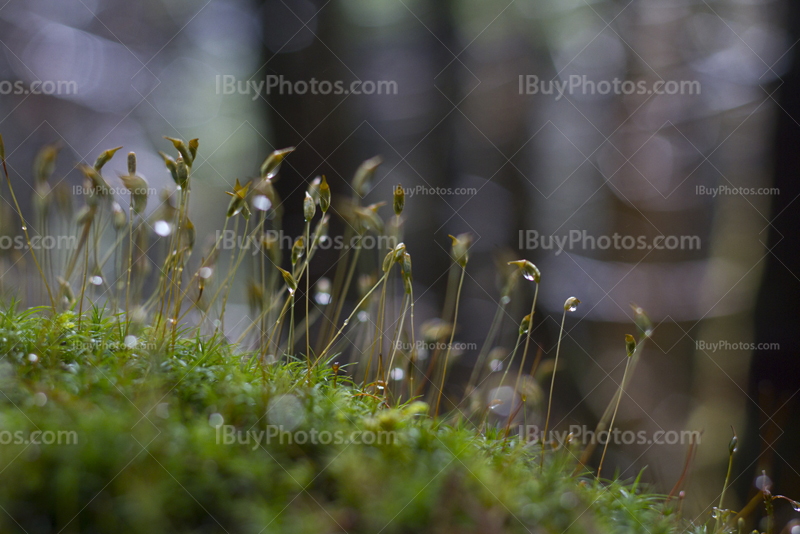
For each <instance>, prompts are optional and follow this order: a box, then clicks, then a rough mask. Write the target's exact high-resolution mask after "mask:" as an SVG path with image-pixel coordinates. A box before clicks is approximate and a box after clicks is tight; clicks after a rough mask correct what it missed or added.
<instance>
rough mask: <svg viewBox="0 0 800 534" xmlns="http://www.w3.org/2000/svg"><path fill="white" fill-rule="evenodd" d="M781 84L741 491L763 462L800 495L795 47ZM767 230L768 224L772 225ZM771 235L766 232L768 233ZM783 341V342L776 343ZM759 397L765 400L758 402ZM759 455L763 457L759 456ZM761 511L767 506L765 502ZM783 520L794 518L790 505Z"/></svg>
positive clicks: (791, 22)
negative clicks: (774, 346) (755, 460)
mask: <svg viewBox="0 0 800 534" xmlns="http://www.w3.org/2000/svg"><path fill="white" fill-rule="evenodd" d="M787 9H788V13H787V15H788V16H787V17H786V19H785V20H786V25H787V26H786V29H787V30H788V32H789V33H790V35H791V39H790V42H792V43H795V42H796V40H797V39H798V38H800V6H798V4H797V3H796V2H790V3H789V5H788V6H787ZM783 82H784V83H783V85H782V86H781V87H780V89H779V91H778V95H779V96H778V103H779V104H780V107H781V108H782V110H783V111H781V112H779V113H778V116H777V124H776V129H775V139H774V143H773V151H774V161H775V168H774V183H773V187H776V188H778V191H779V193H778V194H777V195H773V197H772V213H771V214H770V216H769V217H770V220H771V225H770V226H769V235H768V243H767V246H768V248H769V249H770V250H771V253H769V254H767V258H766V259H765V272H764V281H763V285H762V286H761V289H760V292H759V297H758V302H757V304H756V309H755V326H756V337H755V343H756V347H757V349H756V350H755V352H754V355H753V361H752V367H751V373H750V384H749V391H748V394H749V396H750V399H751V400H752V401H754V402H750V403H748V413H747V417H748V420H747V433H746V440H745V443H744V447H743V449H744V450H743V451H742V453H741V454H740V461H739V464H740V467H741V469H742V470H743V476H742V478H741V481H740V484H739V485H738V488H739V492H740V494H741V495H742V497H745V496H748V497H752V496H753V495H754V494H755V492H756V491H757V490H756V488H755V486H754V480H755V478H756V477H757V476H759V475H760V474H761V472H762V470H764V471H766V473H767V475H768V476H769V477H770V478H771V479H772V481H773V483H774V486H773V488H772V492H773V493H780V494H784V495H787V496H790V497H793V498H797V497H798V496H799V495H800V475H798V471H800V459H798V456H797V452H798V450H800V434H799V431H800V429H798V426H797V421H798V417H800V413H798V400H800V399H799V398H798V396H797V393H798V388H800V328H798V320H800V279H798V275H800V248H798V245H800V206H798V205H797V204H795V201H796V200H797V198H798V196H800V180H798V176H800V148H799V147H800V125H798V121H800V99H798V98H797V95H798V94H800V54H797V50H796V49H795V50H794V57H793V60H792V63H791V68H790V70H789V72H787V73H786V75H785V76H783ZM765 233H766V232H765ZM765 237H766V236H765ZM773 343H778V344H779V348H778V349H777V350H775V349H774V348H773V349H771V348H769V345H762V347H765V348H761V349H759V348H758V347H759V344H773ZM756 403H758V406H756ZM756 456H758V460H757V462H756V463H753V459H754V458H756ZM759 511H761V507H759ZM776 512H777V513H779V514H780V513H784V517H783V518H780V517H779V520H778V524H781V523H782V522H785V520H788V517H787V516H786V515H787V514H788V513H790V512H791V510H786V509H783V507H777V508H776Z"/></svg>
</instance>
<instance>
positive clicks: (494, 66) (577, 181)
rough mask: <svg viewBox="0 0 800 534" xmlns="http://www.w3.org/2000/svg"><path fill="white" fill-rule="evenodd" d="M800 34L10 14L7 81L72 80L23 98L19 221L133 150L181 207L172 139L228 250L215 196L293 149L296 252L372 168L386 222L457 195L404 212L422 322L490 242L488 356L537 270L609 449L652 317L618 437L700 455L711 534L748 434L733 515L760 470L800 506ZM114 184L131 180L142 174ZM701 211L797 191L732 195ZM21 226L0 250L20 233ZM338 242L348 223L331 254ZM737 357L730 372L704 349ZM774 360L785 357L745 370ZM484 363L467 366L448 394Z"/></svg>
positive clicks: (698, 489)
mask: <svg viewBox="0 0 800 534" xmlns="http://www.w3.org/2000/svg"><path fill="white" fill-rule="evenodd" d="M796 10H797V8H796V7H794V6H793V5H791V4H790V3H788V2H782V1H777V0H775V1H770V0H700V1H695V0H630V1H629V0H438V1H424V0H267V1H257V0H209V1H206V0H200V1H198V0H142V1H138V2H131V1H124V0H5V1H4V3H3V0H0V47H1V48H2V53H0V81H11V82H15V81H23V82H25V83H26V84H27V83H31V82H34V81H37V80H38V81H45V80H53V81H54V80H69V81H75V82H76V83H77V92H76V93H75V94H69V95H67V94H62V95H35V94H3V95H2V96H0V131H1V132H2V133H3V136H4V138H5V142H6V147H7V149H8V152H9V154H8V162H9V172H10V173H11V176H12V180H13V181H14V182H15V184H16V186H15V188H16V191H17V195H18V196H19V198H20V202H21V204H22V205H23V207H24V209H29V207H30V206H31V202H32V201H33V200H34V197H33V189H32V187H31V184H32V178H31V176H32V173H31V169H32V165H33V160H34V157H35V155H36V153H37V151H38V150H39V148H40V147H41V146H42V145H44V144H47V143H53V142H60V143H61V145H62V151H61V154H60V155H59V159H58V165H57V169H56V174H55V176H56V180H53V183H54V184H55V183H57V182H58V183H60V184H62V185H60V186H59V187H62V188H64V187H67V189H65V191H68V192H67V193H66V196H67V197H69V196H70V195H71V191H72V190H71V189H69V188H71V187H72V186H74V185H76V184H80V183H81V175H80V171H79V170H78V169H77V168H76V164H77V163H78V162H85V163H89V164H91V163H92V162H94V159H95V158H96V157H97V155H98V154H99V153H100V152H101V151H102V150H105V149H107V148H111V147H114V146H118V145H122V146H124V151H125V152H127V151H135V152H136V153H137V155H138V159H139V171H140V172H141V173H142V174H143V175H145V176H146V177H147V178H148V180H149V182H150V185H151V186H153V187H155V188H159V189H161V188H163V187H167V186H169V185H170V184H171V179H170V177H169V175H168V173H167V171H166V169H165V168H164V165H163V162H162V160H161V158H160V157H159V156H158V154H157V151H158V150H167V149H169V148H170V146H169V144H168V143H167V142H165V141H164V140H163V139H162V136H163V135H168V136H173V137H180V138H184V139H189V138H194V137H199V138H200V150H199V153H198V161H197V162H196V163H195V166H194V169H193V181H194V188H193V198H192V202H193V205H194V207H193V213H192V214H190V216H191V218H192V219H193V220H194V222H195V225H196V227H197V232H198V236H200V237H201V238H205V236H208V235H213V233H214V232H215V231H216V230H217V229H219V228H221V227H222V225H223V222H224V217H225V206H226V205H227V202H228V199H227V197H226V196H225V195H224V194H223V192H224V191H226V190H231V189H232V187H233V183H234V181H235V180H236V179H237V178H238V179H240V180H242V182H244V181H245V179H247V178H248V177H253V176H257V173H258V166H259V165H260V163H261V161H262V160H263V159H264V157H265V156H266V155H267V154H268V153H269V152H270V151H272V150H274V149H278V148H283V147H286V146H296V147H297V150H296V151H295V153H293V154H292V155H291V156H290V157H289V158H288V159H287V160H286V162H285V164H284V166H283V168H282V170H281V177H280V181H279V182H278V185H277V187H278V190H279V193H280V195H281V196H282V198H283V199H284V209H285V210H286V215H285V221H286V229H287V231H291V232H294V233H297V234H299V233H300V232H301V230H302V211H301V205H302V198H303V194H304V191H305V190H306V187H307V185H308V183H309V181H310V180H311V179H313V178H314V177H315V176H317V175H320V174H325V175H326V176H327V179H328V181H329V183H330V184H331V188H332V190H333V192H334V195H336V194H337V193H338V194H346V195H349V194H350V193H349V190H350V188H349V186H348V185H347V184H348V183H349V182H350V179H351V177H352V173H353V171H355V169H356V168H357V167H358V165H359V164H360V162H361V161H363V160H365V159H367V158H369V157H372V156H374V155H377V154H379V155H381V156H382V157H383V158H384V163H383V165H382V166H381V167H380V169H379V171H378V178H377V179H376V180H375V184H374V189H373V190H372V192H371V193H370V194H369V196H368V197H367V199H366V202H367V203H369V202H377V201H380V200H388V199H390V198H391V194H392V190H393V188H394V187H395V186H396V184H398V183H402V184H403V186H404V187H406V188H410V189H414V188H416V187H417V186H425V187H427V188H449V189H450V191H452V192H453V193H452V194H447V193H446V192H445V193H442V192H441V191H438V192H436V193H435V194H420V195H418V196H417V195H415V196H409V197H407V198H406V212H405V213H404V215H405V216H406V218H407V222H406V238H405V241H406V243H407V244H408V246H409V250H410V251H411V252H412V253H413V255H414V262H415V283H416V284H418V285H419V286H420V287H421V288H423V289H421V290H419V291H418V292H415V294H416V295H418V301H417V308H416V321H417V322H419V323H422V322H423V321H425V320H426V319H430V318H432V317H436V316H437V315H438V314H439V313H441V307H442V303H443V298H444V292H445V287H446V281H447V269H448V267H449V265H450V263H451V260H450V258H449V247H450V240H449V238H448V237H447V235H448V234H454V235H455V234H459V233H462V232H470V233H472V234H473V236H474V238H475V241H474V246H473V248H472V256H471V260H470V264H469V266H468V268H467V278H466V282H465V286H464V295H463V298H462V306H463V309H465V310H468V313H464V314H463V315H462V316H460V318H459V322H460V328H459V330H458V333H457V335H456V339H457V340H458V341H460V342H464V343H474V344H477V347H480V345H481V343H482V341H483V339H484V337H485V336H486V333H487V331H488V328H489V325H490V323H491V321H492V317H493V315H494V312H495V310H496V307H497V302H498V300H499V298H500V295H499V288H498V287H497V286H498V282H497V278H498V277H497V272H498V271H497V264H498V261H500V260H502V261H507V260H511V259H517V258H519V257H525V258H527V259H530V260H532V261H534V262H535V263H536V264H537V265H538V266H539V268H540V269H541V271H542V292H541V294H540V299H539V302H540V306H539V310H538V313H537V315H536V318H535V321H534V328H535V330H534V340H535V341H536V342H537V343H538V344H540V345H541V347H542V348H543V350H544V352H545V358H547V357H552V354H553V352H552V351H554V349H555V340H556V336H557V334H558V325H559V323H560V315H561V313H562V303H563V302H564V300H565V299H566V298H567V297H568V296H571V295H575V296H577V297H579V298H580V299H581V300H582V301H583V303H584V304H583V305H582V306H581V307H580V308H579V309H578V311H577V312H576V313H575V314H572V315H571V316H570V317H568V318H567V323H566V324H567V333H566V335H565V340H564V346H563V358H564V362H565V369H566V370H567V372H566V373H563V375H561V374H560V378H559V381H560V384H559V387H558V388H557V389H556V402H557V404H556V413H555V418H554V421H555V422H556V423H557V427H558V428H564V429H566V428H568V427H569V426H570V425H574V424H588V425H589V426H590V427H591V428H593V425H594V423H595V422H596V420H597V418H598V417H599V415H600V414H601V413H602V410H603V409H604V408H605V406H606V404H607V403H608V399H609V398H611V396H612V395H613V394H614V392H615V391H616V388H617V384H618V383H619V381H620V379H621V376H622V372H623V367H624V360H622V359H621V357H622V356H623V355H624V352H623V344H622V340H623V336H624V334H625V333H629V332H631V329H632V325H631V322H632V312H631V308H630V306H629V303H630V302H632V301H633V302H636V303H637V304H639V305H640V306H642V307H643V308H644V309H645V310H646V311H647V312H648V314H649V315H650V317H651V318H652V319H653V322H654V324H655V325H656V326H655V330H654V337H653V342H652V343H651V344H650V345H649V346H648V348H647V349H646V351H645V354H644V357H643V360H642V363H641V366H640V367H639V368H638V370H637V377H636V380H635V381H634V382H633V384H632V387H631V389H630V391H629V394H630V400H629V399H627V398H626V402H622V404H621V407H620V415H619V417H618V420H617V426H619V427H620V428H622V429H625V430H635V431H639V430H646V431H648V432H651V433H652V432H655V431H657V430H665V431H669V430H674V431H680V430H684V429H690V430H702V431H703V434H702V444H701V445H700V447H699V449H698V452H697V456H696V458H695V461H694V463H693V468H692V472H691V476H690V480H689V485H688V487H687V499H686V505H685V510H686V511H687V514H700V513H702V512H704V511H706V512H707V511H708V510H709V509H710V507H711V506H712V505H714V504H716V500H718V498H719V492H720V490H721V487H722V481H723V479H724V469H725V467H726V465H725V464H726V462H727V445H728V441H729V439H730V436H731V428H730V427H731V425H732V426H734V427H735V428H736V431H737V433H738V434H739V437H740V444H742V445H741V446H740V451H739V453H738V455H737V464H736V466H735V470H734V475H733V478H735V484H736V486H737V488H738V492H737V495H735V496H733V497H731V499H732V500H735V502H731V503H727V504H730V506H731V507H734V508H737V507H741V506H743V504H744V503H745V502H746V499H747V498H748V496H749V495H752V494H753V492H754V491H755V486H754V484H755V477H756V476H757V475H758V474H760V473H761V470H762V469H763V470H766V471H767V472H768V474H769V476H770V477H772V479H773V480H774V481H775V483H776V488H775V491H777V492H780V493H784V494H787V495H789V496H792V497H795V498H797V497H800V475H799V474H798V471H800V460H799V459H798V455H797V452H798V450H800V446H799V445H798V437H797V435H798V433H799V432H800V425H798V423H797V421H798V419H797V417H798V410H797V398H796V397H795V396H794V395H795V393H796V390H797V389H798V388H800V369H798V367H799V366H800V364H798V358H797V352H796V349H797V348H798V345H800V342H798V340H797V339H796V337H797V335H798V334H795V332H796V331H797V330H798V329H797V319H798V307H799V306H800V298H798V297H800V295H798V294H797V293H798V292H799V291H798V287H799V285H800V284H799V283H798V282H800V279H798V275H797V273H800V270H798V269H800V266H799V265H798V263H800V262H798V252H797V244H798V235H797V233H798V228H800V221H798V215H796V214H797V213H798V207H797V206H796V205H793V204H792V203H793V202H794V199H795V198H796V195H797V194H799V193H800V191H798V189H800V186H798V184H797V180H796V177H797V173H798V171H799V170H800V168H799V167H800V151H798V149H797V146H798V141H799V140H800V139H798V137H800V136H799V135H798V123H797V121H796V120H795V119H797V118H800V109H798V108H800V102H798V95H800V92H799V91H800V88H799V87H798V83H800V81H799V80H798V72H799V71H800V69H799V68H798V65H797V60H796V59H794V58H795V57H797V53H796V52H797V48H796V47H795V44H796V42H797V39H798V37H800V35H798V30H800V24H798V14H797V13H796ZM230 75H232V76H235V77H236V79H237V80H240V81H242V82H244V81H246V80H252V81H254V82H256V83H260V82H261V81H264V80H265V79H267V77H268V76H283V77H284V79H286V80H289V81H297V80H306V81H308V80H311V79H312V78H315V79H317V80H329V81H335V80H342V81H344V82H345V83H346V84H349V83H350V82H351V81H354V80H372V81H378V80H387V81H394V82H396V84H397V94H389V95H386V94H382V95H378V94H373V95H358V94H347V95H333V94H330V95H312V94H304V95H299V94H291V95H290V94H282V95H281V94H275V93H274V92H273V93H271V94H265V93H263V92H262V93H260V94H258V93H256V92H255V91H253V92H251V93H250V94H230V95H226V94H220V91H219V90H218V83H219V78H218V77H219V76H230ZM528 75H536V76H538V78H539V79H540V80H554V79H555V80H567V79H569V76H572V75H578V76H586V77H587V79H589V80H596V81H599V80H612V79H614V78H619V79H622V80H633V81H644V82H646V83H648V84H652V83H654V82H657V81H659V80H663V81H668V80H692V81H698V82H699V83H700V86H701V88H702V91H701V93H700V94H676V95H654V94H643V95H642V94H634V95H613V94H609V95H597V94H595V95H585V94H570V95H565V96H564V97H562V98H556V97H555V96H550V95H544V94H541V93H540V94H520V85H519V84H520V81H519V80H520V76H528ZM793 117H794V118H793ZM109 165H110V168H111V169H114V170H115V171H118V172H119V173H122V172H124V169H125V167H124V158H122V157H119V158H117V159H115V160H114V161H113V162H112V163H111V164H109ZM22 184H28V185H27V186H26V185H22ZM112 185H113V184H112ZM699 186H705V187H716V186H729V187H732V188H736V187H747V188H762V187H777V188H778V193H777V194H774V195H763V194H762V195H748V194H729V195H719V196H716V197H714V196H711V195H702V194H698V187H699ZM459 188H467V189H468V190H471V192H470V193H469V194H459V193H457V192H456V191H457V190H458V189H459ZM439 193H442V194H439ZM78 203H79V202H78V201H76V205H77V204H78ZM3 204H4V205H3V206H2V208H3V214H4V215H3V219H2V224H3V227H2V233H3V234H7V235H14V234H15V233H16V232H18V228H17V227H18V225H16V224H14V222H13V220H14V219H13V212H11V211H10V207H9V205H7V204H6V203H3ZM158 207H159V206H158V202H157V201H151V203H150V205H149V206H148V210H150V211H152V210H156V209H158ZM385 209H387V213H388V209H389V208H385ZM38 230H39V229H37V228H33V231H34V233H36V232H37V231H38ZM528 230H535V231H537V232H539V234H542V235H550V234H554V235H568V234H569V232H571V231H586V232H588V233H589V234H590V235H594V236H600V235H613V234H614V233H619V234H623V235H633V236H640V235H641V236H647V238H648V239H651V238H653V237H655V236H658V235H674V236H681V235H693V236H699V237H700V240H701V243H702V246H701V248H700V249H699V250H630V251H626V250H588V249H581V248H576V249H573V250H565V251H564V252H562V253H560V254H557V253H556V251H553V250H541V249H537V250H525V249H524V248H521V247H520V231H528ZM341 232H342V223H341V221H338V220H333V221H332V229H331V233H332V234H339V233H341ZM318 257H319V258H322V259H321V260H320V261H318V262H315V264H312V269H311V273H312V277H322V276H327V277H332V271H331V272H329V270H328V269H327V268H326V267H325V265H326V264H332V263H333V262H334V261H335V260H336V256H335V252H332V251H331V252H327V253H324V252H321V253H320V255H319V256H318ZM17 260H19V258H14V257H13V256H11V255H8V254H6V255H5V256H3V257H2V260H0V261H2V264H1V265H2V273H3V282H4V286H5V287H6V288H8V287H17V288H19V287H20V284H21V282H20V280H23V279H24V278H23V276H24V274H25V273H24V269H22V270H20V269H19V268H16V269H15V268H13V266H14V264H15V262H16V261H17ZM242 278H243V277H242ZM23 289H24V288H23ZM530 289H531V288H528V287H524V286H519V289H518V291H517V294H515V295H514V296H513V298H512V300H511V303H510V305H509V307H508V316H507V317H506V320H505V323H504V329H503V331H502V338H501V342H502V344H503V345H504V346H509V347H510V346H513V343H514V340H515V338H516V330H517V326H516V324H512V323H514V322H518V321H519V318H521V317H522V316H523V315H525V314H526V313H527V307H528V306H529V302H530V298H531V296H532V294H527V293H526V292H528V291H530ZM518 297H519V298H518ZM232 299H233V300H235V303H234V305H232V306H231V311H230V313H233V314H236V313H238V314H239V315H240V316H241V317H245V316H246V314H247V294H246V288H245V285H244V282H242V284H241V286H239V287H238V288H236V291H235V292H234V295H233V296H232ZM236 322H237V321H236V320H231V321H230V323H231V324H232V325H233V324H236ZM232 328H234V327H232ZM233 333H234V334H235V332H233ZM233 337H234V338H235V336H233ZM718 341H726V342H728V343H730V344H733V345H731V346H733V347H734V348H733V349H730V350H728V349H720V350H708V349H703V348H698V347H699V346H700V345H699V344H698V342H706V343H713V342H718ZM762 342H766V343H779V344H780V349H779V350H775V349H772V350H768V351H753V350H747V349H742V348H741V346H740V345H736V344H742V343H762ZM477 352H478V351H477V350H474V351H473V350H467V351H465V352H464V353H463V354H461V355H460V357H459V359H458V362H457V365H456V372H455V373H453V375H452V376H453V378H452V380H451V383H450V384H449V386H448V387H449V388H451V389H452V390H453V391H458V390H459V387H462V388H463V383H464V382H465V380H466V378H467V377H468V376H469V373H470V371H471V368H472V365H473V364H474V362H475V358H476V356H477ZM687 448H688V444H684V445H680V444H675V445H649V444H632V445H627V446H614V447H611V448H610V449H609V460H610V461H611V463H610V464H607V465H611V464H613V465H615V466H617V467H618V469H619V472H620V474H621V475H622V476H623V477H626V478H631V477H634V476H635V475H636V474H637V472H638V471H639V470H640V469H642V468H643V467H645V466H647V469H646V471H645V473H644V479H645V480H647V481H648V482H652V483H654V484H655V485H656V487H657V488H658V489H659V490H660V491H663V492H668V491H669V489H670V488H671V487H672V485H673V484H674V483H675V482H676V480H677V479H678V477H679V476H680V472H681V470H682V468H683V463H684V459H685V455H686V451H687ZM609 471H610V470H609ZM712 503H713V504H712ZM783 519H788V517H784V518H783Z"/></svg>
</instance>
